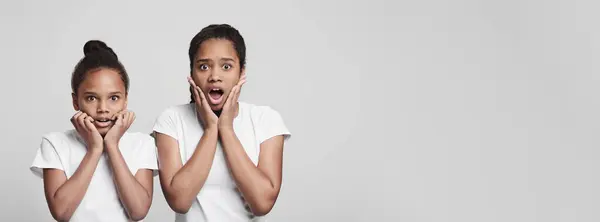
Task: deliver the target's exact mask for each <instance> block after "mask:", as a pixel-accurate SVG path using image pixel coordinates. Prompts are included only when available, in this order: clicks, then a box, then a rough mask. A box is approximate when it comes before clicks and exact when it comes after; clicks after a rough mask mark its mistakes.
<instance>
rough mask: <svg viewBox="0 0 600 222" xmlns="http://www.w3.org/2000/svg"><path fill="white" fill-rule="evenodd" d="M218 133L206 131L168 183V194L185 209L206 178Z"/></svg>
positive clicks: (212, 129)
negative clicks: (189, 156)
mask: <svg viewBox="0 0 600 222" xmlns="http://www.w3.org/2000/svg"><path fill="white" fill-rule="evenodd" d="M217 139H218V131H217V130H216V129H214V128H209V129H206V130H205V131H204V133H203V135H202V137H201V138H200V141H199V142H198V144H197V146H196V150H194V153H193V154H192V157H191V158H190V159H189V160H188V161H187V162H186V163H185V164H184V165H183V167H181V169H179V170H178V171H177V173H175V175H174V176H173V179H172V180H171V181H170V183H169V193H170V194H171V195H172V196H173V198H174V199H176V200H177V202H180V203H184V204H183V205H184V206H186V207H185V208H189V206H191V203H192V201H193V200H194V199H195V197H196V196H197V195H198V193H199V192H200V189H201V188H202V187H203V186H204V182H205V181H206V178H207V177H208V173H209V172H210V168H211V167H212V162H213V159H214V156H215V151H216V147H217Z"/></svg>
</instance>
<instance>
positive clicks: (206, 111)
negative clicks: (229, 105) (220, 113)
mask: <svg viewBox="0 0 600 222" xmlns="http://www.w3.org/2000/svg"><path fill="white" fill-rule="evenodd" d="M188 82H189V83H190V87H191V88H192V90H191V91H192V93H193V94H194V101H195V103H196V115H197V116H198V120H200V124H201V125H202V127H203V128H204V129H208V128H212V127H215V126H217V123H218V121H219V118H218V117H217V115H215V113H214V112H213V111H212V109H211V108H210V105H208V101H207V100H206V96H204V93H203V92H202V90H201V89H200V87H198V86H196V83H194V80H192V78H191V77H188Z"/></svg>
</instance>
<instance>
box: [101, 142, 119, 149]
mask: <svg viewBox="0 0 600 222" xmlns="http://www.w3.org/2000/svg"><path fill="white" fill-rule="evenodd" d="M117 146H118V142H115V141H112V140H105V141H104V148H105V149H108V150H110V149H116V148H117Z"/></svg>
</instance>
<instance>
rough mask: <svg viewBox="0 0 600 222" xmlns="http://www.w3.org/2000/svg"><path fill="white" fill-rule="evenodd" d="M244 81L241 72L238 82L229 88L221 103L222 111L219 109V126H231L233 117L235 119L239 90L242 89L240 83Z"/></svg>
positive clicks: (244, 78)
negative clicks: (223, 101)
mask: <svg viewBox="0 0 600 222" xmlns="http://www.w3.org/2000/svg"><path fill="white" fill-rule="evenodd" d="M244 83H246V74H243V75H242V76H241V77H240V80H239V81H238V83H237V84H236V85H235V86H234V87H233V88H232V89H231V92H229V95H228V96H227V100H226V101H225V104H224V105H223V111H221V115H220V116H219V128H222V127H233V119H235V115H236V113H237V111H238V109H237V105H238V99H239V98H240V90H242V85H244Z"/></svg>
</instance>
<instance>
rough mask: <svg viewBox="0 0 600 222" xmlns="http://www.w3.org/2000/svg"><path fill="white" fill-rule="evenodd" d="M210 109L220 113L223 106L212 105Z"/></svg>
mask: <svg viewBox="0 0 600 222" xmlns="http://www.w3.org/2000/svg"><path fill="white" fill-rule="evenodd" d="M210 109H212V111H219V110H222V109H223V104H219V105H216V106H215V105H212V106H210Z"/></svg>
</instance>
